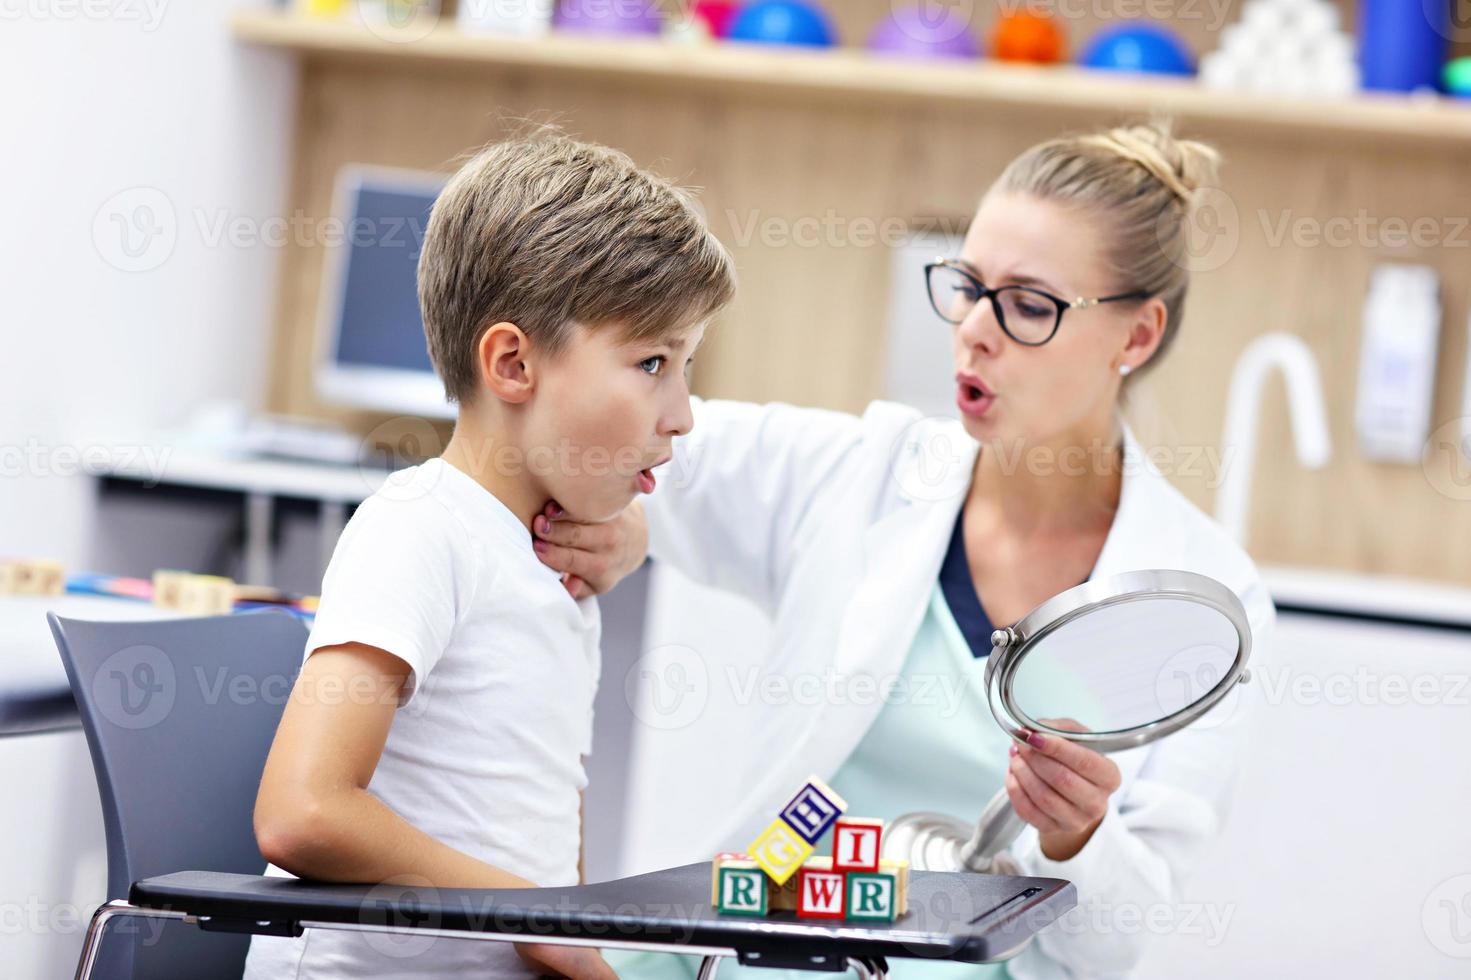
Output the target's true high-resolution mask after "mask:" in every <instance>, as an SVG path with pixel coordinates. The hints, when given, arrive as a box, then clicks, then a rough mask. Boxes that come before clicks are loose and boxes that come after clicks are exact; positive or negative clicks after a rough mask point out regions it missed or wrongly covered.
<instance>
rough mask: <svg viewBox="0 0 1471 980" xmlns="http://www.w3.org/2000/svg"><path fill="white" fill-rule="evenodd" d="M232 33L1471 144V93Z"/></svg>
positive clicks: (684, 80) (263, 27)
mask: <svg viewBox="0 0 1471 980" xmlns="http://www.w3.org/2000/svg"><path fill="white" fill-rule="evenodd" d="M234 32H235V36H236V37H237V38H239V39H240V40H242V41H246V42H250V43H253V44H262V45H267V46H271V47H278V48H286V49H290V50H294V51H300V52H303V53H305V54H308V55H311V56H315V57H327V58H334V57H335V58H369V59H374V60H378V61H382V62H385V63H387V62H426V61H428V62H440V63H444V64H458V65H483V66H486V67H487V68H491V67H499V68H511V69H525V70H533V71H535V70H547V71H556V72H558V73H560V74H564V75H565V74H569V73H576V74H581V75H592V76H612V77H617V78H622V79H626V80H629V81H639V80H643V81H653V82H660V83H665V84H667V83H671V82H673V83H678V84H681V85H685V86H695V85H704V86H709V85H716V86H721V87H723V88H726V89H727V90H733V89H735V88H737V87H738V88H739V89H740V90H741V91H753V90H764V91H768V92H771V91H774V92H778V93H787V94H790V95H791V96H792V97H794V98H839V99H853V100H861V101H866V102H874V101H884V102H896V101H897V102H910V103H916V102H926V103H934V102H945V103H949V104H952V105H953V104H956V103H959V104H965V105H974V106H976V107H978V108H979V107H986V106H1009V107H1016V108H1028V109H1035V110H1038V111H1043V112H1047V111H1052V112H1058V113H1068V114H1071V115H1078V114H1082V113H1111V114H1143V113H1149V112H1153V111H1163V112H1167V113H1171V114H1173V115H1175V116H1177V117H1180V118H1182V119H1187V120H1190V121H1194V122H1204V123H1211V124H1220V125H1226V126H1230V127H1232V128H1238V129H1239V128H1243V127H1245V128H1251V129H1255V130H1275V131H1280V132H1282V133H1286V134H1298V135H1299V136H1301V137H1304V138H1312V137H1316V136H1318V135H1330V134H1336V135H1339V136H1348V137H1355V138H1359V139H1367V140H1376V141H1378V140H1384V141H1396V142H1404V141H1414V142H1426V141H1429V142H1436V143H1447V142H1450V143H1468V142H1471V102H1461V101H1457V100H1451V99H1441V98H1435V97H1429V98H1425V99H1421V98H1416V97H1407V96H1397V95H1392V94H1377V93H1363V94H1359V95H1356V96H1352V97H1347V98H1333V99H1328V98H1290V97H1285V96H1284V97H1276V96H1261V95H1249V94H1237V93H1225V92H1218V91H1212V90H1209V89H1204V88H1201V87H1200V86H1199V85H1198V84H1196V83H1195V82H1194V81H1193V80H1191V79H1173V78H1163V77H1160V78H1155V77H1146V76H1120V75H1113V74H1109V73H1103V72H1096V71H1089V70H1087V69H1083V68H1078V67H1075V66H1055V67H1032V66H1022V65H1009V64H997V63H993V62H986V61H976V62H965V63H957V64H952V63H936V62H922V61H906V60H900V59H894V58H883V57H874V56H872V55H869V54H867V53H866V52H863V51H860V50H854V49H831V50H823V51H811V50H798V49H784V48H767V47H758V46H751V45H740V44H720V45H684V44H675V43H669V42H665V41H662V40H659V39H656V38H609V39H594V38H583V37H569V36H559V35H550V36H547V37H543V38H536V39H523V38H507V37H495V36H482V35H472V34H466V33H462V32H460V31H458V30H456V29H455V27H454V25H453V24H451V23H448V22H445V23H439V24H436V25H434V27H433V28H432V29H431V30H429V31H428V32H427V33H425V32H422V31H415V32H413V33H406V32H397V31H394V30H391V29H388V28H375V29H373V30H369V29H367V28H365V27H363V26H362V25H361V24H358V23H354V22H352V21H346V20H342V21H338V20H328V19H321V18H309V17H304V16H300V15H294V14H289V13H279V12H272V11H242V12H240V13H238V14H237V15H236V16H235V19H234Z"/></svg>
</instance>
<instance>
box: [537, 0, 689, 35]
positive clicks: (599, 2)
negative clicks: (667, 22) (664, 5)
mask: <svg viewBox="0 0 1471 980" xmlns="http://www.w3.org/2000/svg"><path fill="white" fill-rule="evenodd" d="M552 25H553V26H554V27H555V28H556V29H557V30H559V31H566V32H568V33H571V34H658V33H659V31H660V30H661V28H662V26H663V25H662V23H661V19H660V17H659V8H658V6H657V5H656V4H653V3H650V2H648V0H561V2H560V3H559V4H557V13H556V16H555V18H554V19H553V21H552Z"/></svg>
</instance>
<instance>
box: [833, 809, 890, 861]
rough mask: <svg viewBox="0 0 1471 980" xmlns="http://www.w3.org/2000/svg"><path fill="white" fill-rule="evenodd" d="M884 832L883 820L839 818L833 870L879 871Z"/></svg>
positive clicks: (834, 843) (835, 838)
mask: <svg viewBox="0 0 1471 980" xmlns="http://www.w3.org/2000/svg"><path fill="white" fill-rule="evenodd" d="M883 832H884V822H883V821H882V820H870V819H868V818H866V817H841V818H839V819H838V821H837V825H836V826H835V827H834V829H833V868H834V869H835V870H838V871H878V870H879V852H880V847H879V845H880V844H881V843H882V837H883Z"/></svg>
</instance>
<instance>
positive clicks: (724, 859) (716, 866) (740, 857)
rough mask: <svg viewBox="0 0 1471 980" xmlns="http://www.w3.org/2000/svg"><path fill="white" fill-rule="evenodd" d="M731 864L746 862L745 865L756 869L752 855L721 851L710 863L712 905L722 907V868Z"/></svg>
mask: <svg viewBox="0 0 1471 980" xmlns="http://www.w3.org/2000/svg"><path fill="white" fill-rule="evenodd" d="M730 862H744V864H745V865H748V866H750V867H753V868H754V867H755V866H756V862H755V861H752V860H751V855H749V854H742V853H740V852H739V851H721V852H720V853H719V854H717V855H715V859H714V860H713V861H711V862H710V904H711V905H713V906H717V907H718V906H719V905H720V868H721V866H722V865H724V864H727V863H730Z"/></svg>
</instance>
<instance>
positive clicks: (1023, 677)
mask: <svg viewBox="0 0 1471 980" xmlns="http://www.w3.org/2000/svg"><path fill="white" fill-rule="evenodd" d="M1250 656H1251V627H1250V624H1249V623H1248V621H1247V617H1246V610H1245V608H1243V607H1242V605H1241V600H1240V599H1238V598H1237V597H1236V594H1235V593H1234V592H1232V591H1231V590H1230V589H1228V588H1226V586H1224V585H1222V584H1221V583H1220V582H1217V581H1216V580H1215V579H1212V578H1208V577H1206V576H1204V575H1198V574H1196V573H1194V572H1185V571H1177V570H1170V569H1160V570H1149V571H1137V572H1126V573H1124V574H1122V575H1117V576H1114V577H1112V578H1108V579H1104V580H1101V581H1096V582H1085V583H1083V584H1082V585H1079V586H1077V587H1076V588H1072V589H1068V590H1067V591H1066V592H1063V593H1060V594H1059V595H1056V596H1054V597H1052V598H1051V599H1048V600H1047V601H1046V602H1044V603H1042V604H1041V605H1040V606H1038V607H1037V608H1036V609H1033V610H1032V611H1031V612H1029V613H1027V615H1026V616H1024V617H1023V618H1022V619H1021V620H1019V621H1018V622H1017V623H1016V624H1015V625H1014V626H1011V627H1008V628H1006V629H999V630H997V631H996V632H995V633H993V634H992V635H991V654H990V656H989V657H987V662H986V668H985V684H986V697H987V701H988V703H989V705H990V708H991V714H992V715H994V716H995V718H996V721H997V722H998V723H999V724H1000V725H1001V727H1002V728H1003V729H1004V730H1005V731H1006V732H1007V733H1008V734H1010V735H1011V736H1012V737H1013V738H1016V739H1018V740H1020V739H1022V738H1024V737H1025V735H1024V734H1023V733H1024V730H1028V729H1029V730H1032V731H1038V732H1042V733H1044V734H1046V735H1050V736H1056V737H1058V738H1065V739H1068V740H1070V741H1073V742H1076V743H1078V744H1080V745H1084V746H1086V747H1088V748H1090V749H1093V750H1094V751H1096V752H1118V751H1122V750H1124V749H1131V748H1135V747H1136V746H1140V745H1144V744H1146V743H1149V742H1152V741H1154V740H1155V739H1157V738H1162V737H1163V736H1165V735H1168V734H1170V733H1171V732H1175V731H1179V730H1180V729H1181V728H1184V727H1185V726H1186V725H1189V724H1190V723H1191V722H1193V721H1195V720H1196V719H1198V718H1200V717H1201V716H1202V715H1204V714H1205V713H1206V712H1207V711H1209V710H1210V709H1211V708H1213V707H1215V706H1216V705H1217V704H1218V703H1220V701H1221V700H1222V699H1224V698H1225V697H1226V696H1227V695H1228V694H1229V693H1230V692H1231V690H1232V689H1233V688H1234V687H1235V685H1236V684H1238V683H1244V682H1246V681H1247V680H1249V679H1250V673H1249V672H1248V671H1247V669H1246V664H1247V660H1248V659H1249V658H1250ZM1044 719H1046V720H1044ZM1052 722H1056V724H1055V725H1054V724H1052ZM1075 728H1076V729H1081V730H1074V729H1075ZM1024 827H1025V823H1024V822H1023V821H1022V819H1021V818H1020V817H1019V816H1017V814H1016V812H1015V811H1014V810H1013V809H1012V807H1011V801H1010V800H1009V799H1008V798H1007V796H1006V791H1005V790H1004V789H1003V790H1001V791H1000V792H998V793H997V794H996V796H995V797H993V798H992V800H991V802H990V803H989V804H988V805H987V806H986V810H985V812H984V813H983V814H982V815H981V819H980V821H979V823H978V824H977V825H975V826H974V827H972V826H971V825H970V824H967V823H966V822H965V821H963V820H960V819H958V818H956V817H952V816H949V815H946V814H940V813H909V814H905V815H903V816H901V817H899V818H898V819H896V820H894V821H893V823H891V824H890V825H889V826H888V827H887V828H886V829H885V832H884V857H886V858H894V859H903V860H907V861H909V862H910V864H911V866H912V867H914V868H922V869H928V870H932V871H954V870H970V871H981V872H994V871H1001V872H1006V873H1016V872H1015V865H1014V864H1011V863H1010V861H1009V859H1008V858H1007V856H1006V855H1005V854H1004V853H1003V852H1004V850H1005V849H1006V848H1007V847H1008V846H1010V845H1011V844H1012V842H1014V841H1015V840H1016V838H1017V835H1018V834H1020V833H1021V831H1022V829H1023V828H1024Z"/></svg>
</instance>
